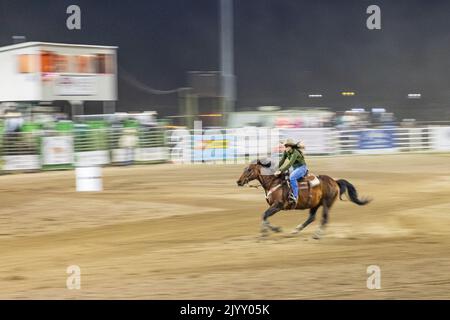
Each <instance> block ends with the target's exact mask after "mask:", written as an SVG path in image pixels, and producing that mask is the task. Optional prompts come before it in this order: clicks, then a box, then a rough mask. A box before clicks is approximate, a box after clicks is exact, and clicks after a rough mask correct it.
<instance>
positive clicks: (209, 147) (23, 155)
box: [0, 126, 450, 172]
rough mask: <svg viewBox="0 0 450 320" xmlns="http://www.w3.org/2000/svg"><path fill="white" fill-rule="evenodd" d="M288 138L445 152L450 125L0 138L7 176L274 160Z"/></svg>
mask: <svg viewBox="0 0 450 320" xmlns="http://www.w3.org/2000/svg"><path fill="white" fill-rule="evenodd" d="M287 137H291V138H293V139H297V140H302V141H304V143H305V145H306V151H305V152H306V154H307V155H308V156H330V155H346V154H386V153H405V152H449V151H450V126H448V127H442V126H427V127H420V128H401V127H390V128H377V129H355V130H337V129H335V128H302V129H297V128H253V127H250V128H239V129H197V130H185V129H176V130H167V129H165V128H159V127H148V128H142V127H141V128H98V129H92V128H89V129H86V128H75V129H73V130H70V131H57V130H54V131H51V130H43V131H33V132H21V133H4V134H3V135H2V136H1V141H0V152H1V159H2V161H1V162H2V163H1V165H2V171H4V172H10V171H36V170H57V169H70V168H73V167H75V166H104V165H124V164H132V163H133V164H141V163H142V164H145V163H160V162H172V163H192V164H197V163H208V164H217V163H220V164H233V163H246V162H249V161H251V160H253V159H256V158H265V157H272V158H277V157H278V156H279V154H280V152H282V146H281V144H280V141H283V140H285V139H286V138H287Z"/></svg>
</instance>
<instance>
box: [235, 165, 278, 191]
mask: <svg viewBox="0 0 450 320" xmlns="http://www.w3.org/2000/svg"><path fill="white" fill-rule="evenodd" d="M270 165H271V163H270V161H269V162H267V161H266V162H265V161H260V160H256V161H252V162H251V163H250V164H249V165H248V167H246V168H245V169H244V172H242V174H241V176H240V177H239V179H238V181H236V183H237V185H238V186H240V187H242V186H244V185H246V184H247V183H249V182H250V181H252V180H255V179H257V178H258V176H260V175H261V168H263V167H264V168H269V167H270Z"/></svg>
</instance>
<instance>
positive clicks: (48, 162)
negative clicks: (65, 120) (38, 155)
mask: <svg viewBox="0 0 450 320" xmlns="http://www.w3.org/2000/svg"><path fill="white" fill-rule="evenodd" d="M42 152H43V155H42V164H43V165H44V166H53V165H58V166H60V165H71V164H73V162H74V155H73V137H72V136H57V137H44V138H43V139H42Z"/></svg>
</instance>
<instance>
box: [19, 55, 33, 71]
mask: <svg viewBox="0 0 450 320" xmlns="http://www.w3.org/2000/svg"><path fill="white" fill-rule="evenodd" d="M17 58H18V69H19V73H33V72H36V71H37V70H36V60H35V56H34V55H33V54H19V55H18V56H17Z"/></svg>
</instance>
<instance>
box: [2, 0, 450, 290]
mask: <svg viewBox="0 0 450 320" xmlns="http://www.w3.org/2000/svg"><path fill="white" fill-rule="evenodd" d="M373 4H374V3H373V2H372V1H366V0H342V1H331V0H320V1H306V0H305V1H304V0H295V1H294V0H240V1H237V0H236V1H233V0H191V1H187V0H164V1H163V0H151V1H149V0H147V1H131V2H130V1H129V2H124V1H118V0H97V1H95V2H94V1H87V0H79V1H76V3H74V2H73V1H68V0H58V1H56V0H42V1H29V0H28V1H25V0H15V1H9V0H0V166H1V170H0V173H1V174H0V185H1V186H2V192H1V203H2V205H1V206H0V239H1V240H2V241H0V251H1V252H2V259H1V261H0V274H2V275H3V276H2V277H1V278H0V288H2V289H1V290H0V297H2V298H5V297H6V298H17V297H19V298H42V297H50V298H54V297H65V298H66V297H67V298H79V297H82V298H105V297H106V298H124V297H126V298H142V297H144V298H158V299H159V298H163V299H167V298H178V299H179V298H194V299H195V298H203V299H205V298H206V299H208V298H219V299H224V298H225V299H226V298H230V299H233V298H234V299H236V298H241V299H242V298H243V299H247V298H253V299H254V298H275V299H279V298H288V299H291V298H311V297H312V298H332V299H333V298H336V297H338V298H350V299H360V298H399V297H400V298H430V297H431V298H446V299H448V298H449V296H448V293H449V292H450V287H449V284H450V279H449V277H448V272H447V271H448V269H449V267H450V258H449V256H448V246H449V245H450V236H449V234H450V233H449V230H448V226H449V223H450V220H449V217H448V212H449V209H450V202H448V193H449V192H450V190H449V186H450V183H449V182H450V171H449V166H448V160H449V159H448V158H449V153H448V152H449V151H450V19H449V18H448V16H449V12H450V2H449V1H439V0H430V1H424V0H422V1H419V0H395V1H394V0H379V1H377V2H376V5H377V6H378V8H379V10H380V23H381V24H380V26H381V29H374V30H371V29H369V28H368V27H367V20H368V19H369V17H371V15H372V14H371V13H367V9H368V7H369V6H371V5H373ZM78 22H79V25H78V26H77V24H78ZM288 137H289V138H293V139H296V140H302V141H303V142H304V143H305V145H306V150H305V154H306V159H307V161H308V166H309V167H310V169H311V170H312V171H314V173H317V174H319V173H320V174H329V175H330V176H332V177H339V178H345V179H349V180H350V181H351V182H352V183H354V184H355V186H357V189H358V191H360V193H361V194H363V195H366V194H367V195H369V196H371V197H373V198H374V199H375V201H374V202H373V203H371V204H370V205H369V206H367V207H364V208H360V207H356V206H354V205H353V204H350V203H349V202H343V203H340V204H339V205H338V206H336V209H335V208H333V210H332V213H331V224H330V225H331V227H330V228H329V231H328V230H327V235H326V237H325V239H324V240H323V242H321V243H320V244H317V243H313V242H311V240H309V234H310V233H312V231H313V228H312V227H311V229H308V230H306V231H305V234H306V235H308V236H307V237H304V236H303V233H302V234H301V235H300V236H299V237H298V238H294V239H292V238H288V237H286V236H285V234H281V235H274V236H273V237H272V236H271V238H270V239H269V242H266V243H260V242H259V240H256V239H255V238H256V237H254V235H255V236H256V234H257V232H258V227H259V223H260V220H259V218H260V215H261V213H262V212H264V210H266V203H265V200H264V197H263V196H264V195H263V193H262V191H261V189H259V190H257V189H251V190H250V189H245V190H243V189H237V187H236V183H235V181H236V179H237V178H238V176H239V175H240V174H241V172H242V169H243V167H244V164H245V163H248V162H250V161H252V160H254V159H256V158H263V157H270V158H272V159H273V160H274V161H277V158H278V157H279V155H280V153H281V152H282V151H283V146H282V144H280V141H283V140H284V139H286V138H288ZM373 155H376V156H375V157H373ZM188 164H211V165H210V166H209V165H200V166H191V165H188ZM80 168H90V169H93V171H90V173H89V174H88V175H87V176H82V175H81V174H78V173H79V172H80V171H79V169H80ZM71 169H76V171H75V172H76V173H77V174H76V175H75V174H74V171H72V170H71ZM22 172H27V173H28V172H39V173H37V174H27V175H21V174H10V173H22ZM425 173H426V174H425ZM75 178H76V179H75ZM94 178H95V179H94ZM81 180H84V181H83V182H86V181H85V180H88V181H91V182H92V183H94V182H95V187H96V188H97V190H95V191H99V192H95V193H92V192H76V191H86V190H80V188H79V183H81V182H82V181H81ZM94 180H95V181H94ZM413 182H417V183H413ZM90 191H94V190H90ZM335 213H336V215H335ZM299 219H303V218H299V216H298V215H288V214H284V215H282V214H280V215H277V216H275V217H273V220H272V221H273V222H274V223H276V224H278V225H283V226H287V225H291V226H295V225H297V224H298V223H299V222H300V220H299ZM262 248H264V249H262ZM299 248H300V249H301V250H300V249H299ZM318 248H319V249H318ZM318 261H320V262H319V263H318ZM72 264H75V265H80V267H81V270H82V272H86V274H87V276H86V277H87V278H84V279H88V283H89V285H88V286H85V287H83V288H84V289H83V290H81V291H79V292H76V291H70V290H67V288H66V287H65V283H66V282H65V281H66V279H65V277H66V272H65V270H66V268H67V266H68V265H72ZM372 264H376V265H380V266H381V268H382V272H383V284H382V287H383V288H386V289H387V290H384V291H383V290H379V291H370V290H368V289H367V288H366V268H367V266H368V265H372ZM193 279H195V280H193ZM83 281H85V280H83ZM83 283H86V282H83ZM117 289H120V290H117Z"/></svg>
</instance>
